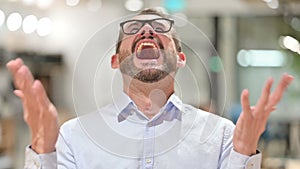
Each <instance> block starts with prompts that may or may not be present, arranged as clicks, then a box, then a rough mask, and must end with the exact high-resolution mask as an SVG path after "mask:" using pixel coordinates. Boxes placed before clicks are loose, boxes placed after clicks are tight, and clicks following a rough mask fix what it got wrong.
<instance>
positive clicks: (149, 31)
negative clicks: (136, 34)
mask: <svg viewBox="0 0 300 169" xmlns="http://www.w3.org/2000/svg"><path fill="white" fill-rule="evenodd" d="M154 34H155V31H154V30H153V28H152V27H151V26H150V25H149V24H145V25H144V26H143V27H142V28H141V30H140V35H141V36H144V37H146V38H148V37H153V36H154Z"/></svg>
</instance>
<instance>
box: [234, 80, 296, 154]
mask: <svg viewBox="0 0 300 169" xmlns="http://www.w3.org/2000/svg"><path fill="white" fill-rule="evenodd" d="M292 80H293V77H292V76H290V75H288V74H284V75H283V76H282V78H281V80H280V82H279V84H278V86H277V87H276V89H275V91H274V92H273V93H271V91H270V90H271V87H272V84H273V79H271V78H270V79H268V80H267V82H266V85H265V87H264V89H263V91H262V94H261V96H260V98H259V100H258V102H257V104H256V105H255V107H250V103H249V92H248V90H243V92H242V94H241V103H242V109H243V111H242V113H241V115H240V117H239V119H238V121H237V123H236V128H235V131H234V135H233V147H234V150H235V151H237V152H239V153H241V154H244V155H248V156H250V155H253V154H255V153H256V149H257V145H258V141H259V138H260V136H261V134H262V133H263V132H264V130H265V127H266V124H267V120H268V118H269V116H270V113H271V112H272V111H273V110H275V109H276V105H277V103H278V102H279V101H280V99H281V97H282V95H283V93H284V91H285V89H286V88H287V86H288V85H289V84H290V83H291V82H292Z"/></svg>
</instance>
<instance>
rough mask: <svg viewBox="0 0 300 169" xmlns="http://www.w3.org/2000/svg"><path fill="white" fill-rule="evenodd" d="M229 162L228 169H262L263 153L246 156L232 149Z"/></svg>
mask: <svg viewBox="0 0 300 169" xmlns="http://www.w3.org/2000/svg"><path fill="white" fill-rule="evenodd" d="M228 162H229V164H228V166H227V169H260V168H261V167H260V165H261V153H259V152H258V151H257V154H255V155H252V156H246V155H243V154H240V153H238V152H236V151H235V150H233V149H232V150H231V153H230V155H229V160H228Z"/></svg>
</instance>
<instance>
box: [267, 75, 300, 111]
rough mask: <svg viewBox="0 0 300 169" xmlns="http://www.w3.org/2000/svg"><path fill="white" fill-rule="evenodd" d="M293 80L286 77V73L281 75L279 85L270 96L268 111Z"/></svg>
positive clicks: (289, 76)
mask: <svg viewBox="0 0 300 169" xmlns="http://www.w3.org/2000/svg"><path fill="white" fill-rule="evenodd" d="M293 79H294V77H293V76H291V75H288V74H287V73H285V74H283V75H282V77H281V79H280V81H279V84H278V85H277V87H276V89H275V91H274V92H273V93H272V94H271V96H270V102H269V103H268V105H267V108H268V109H269V108H271V107H273V106H275V105H276V104H277V103H278V102H279V101H280V100H281V98H282V95H283V93H284V91H285V90H286V88H287V87H288V85H289V84H290V83H291V82H292V81H293Z"/></svg>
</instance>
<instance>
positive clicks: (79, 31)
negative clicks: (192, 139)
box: [0, 0, 300, 169]
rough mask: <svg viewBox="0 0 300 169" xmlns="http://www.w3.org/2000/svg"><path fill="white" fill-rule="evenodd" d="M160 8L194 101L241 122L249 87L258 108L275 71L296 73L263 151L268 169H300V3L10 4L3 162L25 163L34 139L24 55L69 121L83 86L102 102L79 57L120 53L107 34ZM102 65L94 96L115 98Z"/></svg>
mask: <svg viewBox="0 0 300 169" xmlns="http://www.w3.org/2000/svg"><path fill="white" fill-rule="evenodd" d="M157 6H159V7H161V8H163V9H165V10H167V11H168V12H169V13H171V14H172V15H173V16H174V18H175V20H177V21H178V22H177V23H176V27H177V28H178V32H179V33H180V37H181V39H182V41H183V42H184V43H183V44H184V45H183V50H184V51H185V52H186V55H187V57H188V61H187V62H188V66H187V68H186V69H185V70H183V71H181V72H179V74H178V77H177V78H178V83H179V84H178V87H177V88H178V91H177V92H178V93H179V95H180V96H182V99H183V100H184V101H185V102H187V103H190V104H193V105H194V106H196V107H201V108H203V109H206V110H208V111H210V112H212V113H216V114H220V115H222V116H224V117H226V118H229V119H231V120H232V121H234V122H235V121H236V119H237V117H238V115H239V113H240V110H241V107H240V100H239V96H240V93H241V91H242V90H243V89H245V88H247V89H249V91H250V100H251V104H253V105H254V104H255V101H256V100H257V99H258V97H259V94H260V92H261V89H262V87H263V85H264V83H265V80H266V79H267V78H268V77H270V76H272V77H274V80H275V84H277V82H278V80H279V79H280V77H281V75H282V74H283V73H284V72H288V73H289V74H292V75H293V76H294V77H295V80H294V82H293V83H292V85H291V86H290V87H289V88H288V90H287V92H286V93H285V94H284V96H283V100H282V101H281V102H280V104H279V106H278V107H277V109H276V111H275V112H274V113H273V114H272V115H271V117H270V120H269V122H268V125H267V130H266V132H265V133H264V134H263V136H262V138H261V141H260V144H259V148H260V150H262V152H263V163H262V167H263V168H265V169H299V168H300V106H299V103H300V44H299V41H300V1H299V0H224V1H222V0H210V1H204V0H1V1H0V168H3V169H4V168H5V169H9V168H14V169H17V168H22V166H23V164H24V148H25V146H26V145H28V144H29V143H30V133H29V131H28V128H27V126H26V124H25V123H24V121H23V119H22V105H21V103H20V101H19V99H18V98H16V96H14V95H13V89H14V87H13V84H12V79H11V76H10V74H9V73H8V72H7V70H6V67H5V64H6V63H7V61H9V60H10V59H14V58H16V57H21V58H23V60H24V61H25V63H26V64H27V65H28V66H29V67H30V69H31V70H32V71H33V73H34V75H35V77H36V78H38V79H40V80H41V81H42V82H43V84H44V85H45V88H46V90H47V92H48V95H49V97H50V98H51V100H52V101H53V102H54V104H55V105H56V106H57V109H58V111H59V116H60V122H61V123H63V121H65V120H67V119H69V118H72V117H75V116H76V113H75V108H74V104H73V101H74V100H73V96H74V97H76V94H75V95H73V94H74V93H72V87H73V85H74V83H76V84H79V85H78V86H79V87H78V89H77V90H79V91H81V93H80V97H78V98H76V99H75V100H76V101H77V102H80V104H81V106H82V108H83V109H85V111H90V110H92V109H93V108H89V102H90V99H94V98H91V97H92V96H90V95H88V94H85V93H86V92H85V91H86V90H90V86H88V85H86V83H83V81H85V78H86V76H88V75H87V74H84V73H82V74H78V75H74V71H75V70H76V65H78V63H77V62H76V61H77V60H80V59H82V57H85V56H86V55H95V56H97V55H99V54H98V53H101V52H99V51H102V52H103V51H105V52H106V51H108V52H107V53H106V55H111V54H113V49H108V48H111V47H113V46H107V44H110V43H113V42H115V41H116V39H117V32H115V36H113V37H111V38H107V37H103V38H102V37H101V35H102V34H103V35H104V34H105V32H104V33H103V31H105V30H106V29H109V28H110V27H112V29H113V30H114V29H115V28H117V26H118V25H116V24H115V23H117V21H119V20H120V18H121V17H123V16H126V15H129V14H133V13H136V11H138V10H140V9H143V8H145V7H157ZM193 26H195V27H193ZM196 28H197V29H196ZM189 29H191V30H189ZM102 30H103V31H102ZM116 30H117V29H116ZM195 30H196V31H195ZM101 31H102V34H101ZM99 32H100V33H99ZM97 35H98V36H97ZM95 37H96V38H95ZM206 38H207V39H206ZM203 39H204V40H203ZM91 41H92V43H90V42H91ZM87 46H88V47H87ZM214 49H216V50H214ZM105 52H103V53H105ZM99 58H103V60H104V61H103V60H102V61H103V62H104V63H106V64H103V65H102V64H100V67H104V68H103V71H104V70H108V69H109V63H110V61H109V57H107V56H106V57H104V56H99ZM83 60H84V59H83ZM86 60H87V61H86V62H85V63H86V65H83V69H85V68H86V69H89V68H90V67H91V66H90V65H93V66H97V64H98V66H99V63H96V64H95V63H94V60H92V59H91V60H90V58H89V57H86ZM100 60H101V59H98V60H97V59H96V61H99V62H100ZM105 61H107V62H105ZM101 71H102V69H99V74H101V73H102V74H101V76H102V77H99V78H98V82H96V84H99V89H95V92H98V93H100V95H101V97H100V98H99V103H100V104H106V103H108V102H109V101H111V100H110V99H109V98H110V96H111V92H110V90H106V88H107V89H110V88H109V86H111V85H112V84H107V82H108V81H112V82H114V79H111V76H112V77H114V76H115V72H113V71H109V70H108V72H105V73H103V72H101ZM187 74H189V76H190V77H191V79H186V78H187ZM190 74H192V75H190ZM75 76H76V78H75V79H74V77H75ZM116 76H118V75H116ZM78 79H81V80H78ZM107 79H108V81H106V80H107ZM96 81H97V80H96ZM115 81H116V82H118V80H115ZM184 81H188V83H181V82H184ZM190 81H191V82H190ZM105 85H106V86H105ZM195 91H197V92H195ZM195 93H197V94H196V95H195ZM107 98H108V99H107ZM101 99H102V100H101Z"/></svg>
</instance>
